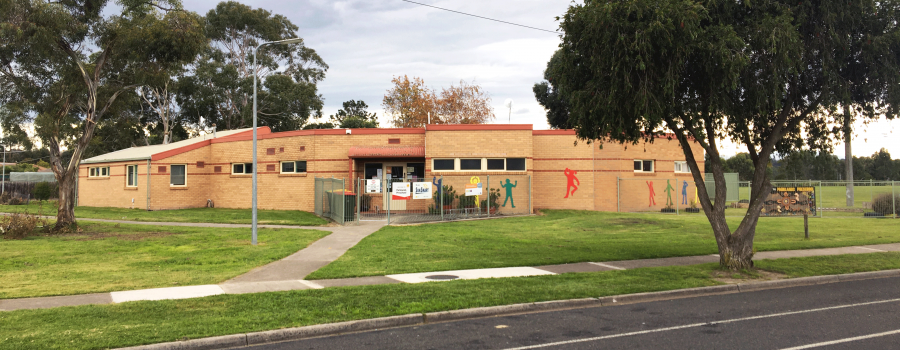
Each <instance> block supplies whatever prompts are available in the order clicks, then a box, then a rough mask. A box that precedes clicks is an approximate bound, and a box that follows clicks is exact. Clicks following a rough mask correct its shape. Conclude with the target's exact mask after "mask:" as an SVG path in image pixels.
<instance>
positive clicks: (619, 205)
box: [616, 176, 622, 213]
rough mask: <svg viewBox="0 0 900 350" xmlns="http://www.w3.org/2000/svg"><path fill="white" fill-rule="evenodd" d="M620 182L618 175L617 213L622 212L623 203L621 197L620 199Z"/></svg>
mask: <svg viewBox="0 0 900 350" xmlns="http://www.w3.org/2000/svg"><path fill="white" fill-rule="evenodd" d="M619 182H620V180H619V177H618V176H616V212H617V213H621V212H622V204H621V202H620V201H619V199H620V197H619V193H620V191H619Z"/></svg>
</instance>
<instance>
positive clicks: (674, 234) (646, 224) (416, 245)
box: [307, 210, 900, 279]
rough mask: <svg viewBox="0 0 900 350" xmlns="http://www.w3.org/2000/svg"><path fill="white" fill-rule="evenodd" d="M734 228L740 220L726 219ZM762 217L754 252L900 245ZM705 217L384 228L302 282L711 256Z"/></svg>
mask: <svg viewBox="0 0 900 350" xmlns="http://www.w3.org/2000/svg"><path fill="white" fill-rule="evenodd" d="M728 221H729V224H730V225H731V226H732V228H735V227H737V225H738V224H739V222H740V218H729V220H728ZM809 224H810V239H809V240H807V239H804V238H803V220H802V218H799V219H798V218H760V221H759V224H758V226H757V230H756V232H757V233H756V239H755V246H756V249H757V250H759V251H768V250H787V249H811V248H826V247H841V246H850V245H860V244H877V243H893V242H900V220H896V221H895V220H885V219H879V220H873V219H854V218H843V219H829V218H824V219H811V220H809ZM716 252H717V249H716V243H715V239H714V238H713V234H712V229H711V228H710V226H709V222H708V221H707V219H706V217H705V216H703V215H681V216H675V215H660V214H625V213H606V212H594V211H574V210H548V211H544V215H542V216H531V217H519V218H505V219H496V220H481V221H465V222H452V223H440V224H425V225H418V226H388V227H384V228H382V229H381V230H379V231H378V232H375V233H374V234H372V235H370V236H369V237H366V238H365V239H363V240H362V242H360V243H359V244H357V245H356V246H355V247H353V248H351V249H350V250H349V251H347V253H346V254H344V255H343V256H341V257H340V258H339V259H338V260H336V261H335V262H333V263H331V264H329V265H328V266H325V267H324V268H322V269H320V270H318V271H316V272H314V273H313V274H311V275H310V276H308V277H307V279H325V278H342V277H356V276H372V275H385V274H394V273H412V272H427V271H443V270H461V269H477V268H490V267H507V266H538V265H549V264H563V263H573V262H585V261H595V262H601V261H612V260H630V259H649V258H662V257H672V256H689V255H704V254H715V253H716Z"/></svg>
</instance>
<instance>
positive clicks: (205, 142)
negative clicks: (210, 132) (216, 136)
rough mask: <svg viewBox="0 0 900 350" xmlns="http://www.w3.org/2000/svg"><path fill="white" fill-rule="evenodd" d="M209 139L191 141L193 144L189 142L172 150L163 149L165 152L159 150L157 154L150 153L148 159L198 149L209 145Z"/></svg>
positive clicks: (167, 156)
mask: <svg viewBox="0 0 900 350" xmlns="http://www.w3.org/2000/svg"><path fill="white" fill-rule="evenodd" d="M210 141H212V140H203V141H200V142H197V143H193V144H190V145H187V146H184V147H179V148H176V149H172V150H168V151H165V152H160V153H157V154H154V155H152V156H151V157H150V160H161V159H166V158H169V157H172V156H176V155H179V154H182V153H185V152H190V151H193V150H195V149H198V148H203V147H206V146H209V144H210Z"/></svg>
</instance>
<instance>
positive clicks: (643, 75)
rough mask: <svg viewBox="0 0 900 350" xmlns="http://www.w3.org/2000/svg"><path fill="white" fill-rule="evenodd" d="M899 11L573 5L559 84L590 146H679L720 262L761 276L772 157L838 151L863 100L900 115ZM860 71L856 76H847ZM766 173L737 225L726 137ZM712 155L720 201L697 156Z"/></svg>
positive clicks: (822, 4)
mask: <svg viewBox="0 0 900 350" xmlns="http://www.w3.org/2000/svg"><path fill="white" fill-rule="evenodd" d="M897 15H898V1H896V0H886V1H870V0H862V1H851V2H847V1H829V0H826V1H797V0H790V1H776V0H758V1H752V2H750V1H740V0H739V1H718V0H701V1H691V0H625V1H601V0H586V1H585V2H584V4H583V5H581V4H574V5H571V6H570V7H569V9H568V11H567V13H566V14H565V15H564V16H563V18H562V21H561V25H560V26H561V29H562V30H563V32H564V34H563V36H562V43H561V45H560V57H559V65H558V68H557V69H556V71H555V73H554V79H555V80H556V84H557V86H558V88H559V93H560V95H561V96H562V98H563V99H565V100H567V101H568V102H569V108H570V109H569V113H570V115H569V121H570V122H571V123H572V124H573V125H574V126H575V128H576V130H577V133H578V135H579V137H581V138H583V139H588V140H599V141H601V142H604V141H611V142H622V143H636V142H639V141H641V140H644V141H648V142H652V141H653V139H654V138H655V137H656V136H657V135H660V134H661V133H662V132H665V131H668V132H672V133H673V134H674V136H673V137H674V138H676V139H677V140H678V142H679V143H680V144H681V146H682V148H683V150H684V155H685V157H686V159H687V163H688V165H689V166H690V169H691V172H692V174H693V177H694V181H695V183H696V185H697V187H698V188H699V193H700V202H701V204H702V206H703V210H704V212H705V214H706V217H707V218H708V219H709V222H710V224H711V226H712V229H713V232H714V235H715V238H716V243H717V245H718V250H719V256H720V261H719V263H720V265H722V266H723V267H727V268H730V269H742V268H748V267H751V266H753V262H752V257H753V238H754V236H755V232H756V224H757V221H758V218H759V215H760V210H761V209H762V207H763V203H764V201H765V197H766V196H767V195H768V194H769V193H770V190H771V187H770V182H769V178H768V176H767V175H766V168H767V164H768V162H769V159H770V158H771V155H772V154H773V152H776V151H777V152H780V153H785V152H786V151H788V150H790V149H797V148H799V146H800V145H803V144H805V145H807V146H809V147H810V148H812V149H828V148H830V147H831V145H832V144H833V140H834V136H835V134H836V132H840V129H841V128H840V127H837V128H833V127H831V125H840V124H841V121H842V120H841V115H840V113H839V109H840V107H841V106H842V105H843V104H845V102H846V101H848V98H849V97H851V96H852V98H853V99H854V102H855V103H857V104H860V105H863V106H867V108H871V111H872V113H864V114H862V115H861V116H860V117H863V118H875V117H876V116H878V115H884V116H886V117H887V118H894V117H895V116H896V115H897V108H898V107H900V31H898V28H897V25H896V23H897ZM850 71H853V72H855V73H854V74H848V72H850ZM724 137H730V138H731V139H733V140H735V141H736V142H739V143H741V144H742V145H743V146H744V147H746V149H747V153H748V154H749V155H750V158H751V160H752V161H753V165H754V172H753V178H752V181H753V184H752V186H753V187H752V189H751V194H752V195H751V197H750V203H749V210H748V212H747V215H746V216H744V218H743V219H742V220H741V222H740V224H739V225H738V226H737V228H736V229H735V230H734V231H732V230H731V229H730V228H729V226H728V224H727V223H726V221H725V178H724V175H723V165H722V157H721V156H720V153H719V147H720V140H721V139H723V138H724ZM694 142H696V143H697V144H699V145H700V147H702V148H703V150H704V151H705V152H706V153H707V154H708V155H709V160H708V163H709V164H707V168H708V169H710V170H711V172H712V177H713V179H712V180H714V181H715V184H716V186H715V195H714V196H713V198H710V196H709V195H707V191H706V183H705V182H704V179H703V177H702V175H703V174H702V172H701V169H700V168H699V165H698V163H699V161H700V160H698V159H695V158H694V154H693V152H692V151H691V144H692V143H694Z"/></svg>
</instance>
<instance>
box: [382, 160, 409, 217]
mask: <svg viewBox="0 0 900 350" xmlns="http://www.w3.org/2000/svg"><path fill="white" fill-rule="evenodd" d="M388 170H390V174H388ZM384 174H385V175H384V179H385V182H386V183H385V185H384V188H385V196H384V205H385V208H390V209H391V210H392V211H394V210H406V201H395V200H392V199H391V189H393V183H394V182H403V181H406V163H386V164H384ZM387 201H391V204H390V207H388V206H387V205H388V203H387Z"/></svg>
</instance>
